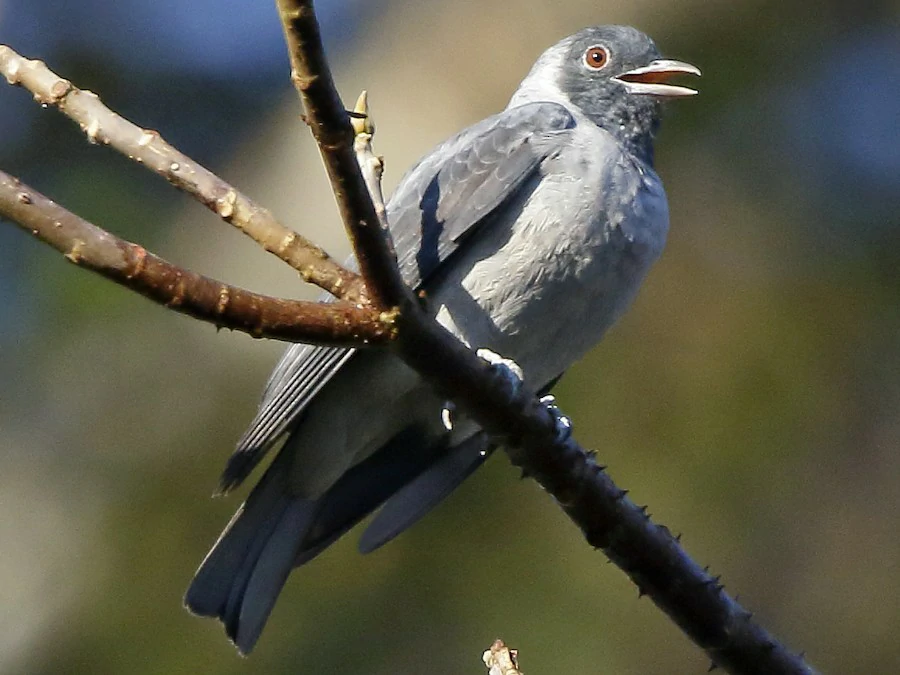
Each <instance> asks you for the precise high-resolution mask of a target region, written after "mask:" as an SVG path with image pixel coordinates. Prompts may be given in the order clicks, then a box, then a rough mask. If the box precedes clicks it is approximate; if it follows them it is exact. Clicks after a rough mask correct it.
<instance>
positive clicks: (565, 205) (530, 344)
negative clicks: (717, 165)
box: [433, 166, 668, 387]
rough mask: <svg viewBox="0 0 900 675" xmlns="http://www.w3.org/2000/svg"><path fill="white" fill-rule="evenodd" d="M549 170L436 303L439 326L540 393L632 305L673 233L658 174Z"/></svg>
mask: <svg viewBox="0 0 900 675" xmlns="http://www.w3.org/2000/svg"><path fill="white" fill-rule="evenodd" d="M550 169H551V170H549V171H547V172H546V173H545V174H544V175H542V176H540V177H539V178H536V180H535V185H534V186H533V189H531V190H530V191H527V192H525V193H524V194H523V195H522V196H521V197H520V199H519V202H518V203H511V204H508V205H506V206H505V207H503V208H502V209H500V210H499V214H498V215H497V217H496V218H495V220H493V221H492V222H490V223H487V224H485V225H486V231H484V232H481V233H479V235H478V237H477V238H476V240H475V241H473V242H472V243H471V244H470V245H469V248H468V249H467V250H466V251H465V252H462V251H461V252H460V257H459V260H458V261H457V262H456V263H455V264H454V265H453V273H452V274H450V275H449V276H448V277H447V278H446V279H445V281H444V283H442V284H441V287H440V289H438V291H437V293H436V294H435V295H434V297H433V300H434V302H435V307H437V308H438V313H437V316H438V320H439V321H440V322H441V323H443V324H444V325H445V326H447V327H448V328H449V329H450V330H451V331H452V332H454V333H455V334H456V335H457V336H458V337H460V338H461V339H463V340H464V341H466V342H467V343H468V344H469V345H470V346H472V347H475V348H481V347H488V348H490V349H492V350H494V351H496V352H498V353H499V354H501V355H503V356H505V357H508V358H512V359H514V360H515V361H516V362H518V363H519V365H520V366H522V368H523V369H524V371H525V375H526V378H528V380H529V381H530V382H531V383H532V384H533V385H534V386H536V387H539V386H543V384H545V383H547V382H549V381H550V380H551V379H552V378H554V377H556V376H557V375H559V374H560V373H561V372H563V371H564V370H565V369H566V368H568V367H569V366H570V365H571V364H572V363H573V362H574V361H576V360H578V359H580V358H581V357H582V356H583V355H584V354H585V353H586V352H587V351H588V350H589V349H590V348H591V347H592V346H593V345H594V344H596V343H597V342H598V341H599V340H600V339H601V337H602V336H603V334H604V333H605V331H606V330H607V329H608V328H609V327H610V326H611V325H612V323H613V322H614V321H615V320H616V319H617V318H618V317H619V316H620V315H621V313H622V312H623V311H624V310H625V309H626V308H627V307H628V305H629V304H630V303H631V301H632V299H633V298H634V295H635V293H636V291H637V289H638V286H639V285H640V282H641V281H642V279H643V278H644V275H645V274H646V272H647V270H648V269H649V267H650V266H651V265H652V263H653V262H654V261H655V260H656V258H657V257H658V256H659V253H660V252H661V250H662V246H663V244H664V242H665V234H666V230H667V229H668V211H667V208H666V204H665V195H664V193H663V192H662V188H661V186H660V185H659V182H658V179H657V178H656V176H655V174H654V173H653V172H652V170H648V171H647V172H643V171H642V172H637V171H634V170H632V169H630V168H628V167H623V166H613V167H607V169H608V170H604V171H598V172H596V173H595V174H594V175H590V174H587V175H585V174H577V173H576V174H575V175H574V176H573V174H572V172H569V171H564V170H563V171H559V170H558V171H553V170H552V169H553V167H550Z"/></svg>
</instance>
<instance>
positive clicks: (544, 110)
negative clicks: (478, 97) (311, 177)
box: [387, 103, 575, 288]
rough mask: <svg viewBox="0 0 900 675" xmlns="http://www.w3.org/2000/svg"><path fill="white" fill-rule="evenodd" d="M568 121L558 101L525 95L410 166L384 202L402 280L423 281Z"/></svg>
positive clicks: (533, 166)
mask: <svg viewBox="0 0 900 675" xmlns="http://www.w3.org/2000/svg"><path fill="white" fill-rule="evenodd" d="M574 124H575V121H574V119H573V118H572V116H571V114H569V112H568V111H567V110H566V109H565V108H563V107H562V106H560V105H557V104H555V103H530V104H528V105H524V106H520V107H517V108H512V109H509V110H504V111H503V112H501V113H499V114H497V115H494V116H493V117H489V118H487V119H486V120H484V121H482V122H480V123H478V124H476V125H475V126H472V127H469V128H468V129H466V130H465V131H462V132H461V133H460V134H458V135H457V136H455V137H453V138H451V139H449V140H448V141H446V142H445V143H443V144H442V145H440V146H438V148H436V149H435V151H434V152H433V153H432V154H430V155H429V156H428V157H426V158H425V159H424V160H422V161H421V162H419V164H417V165H416V166H415V167H413V168H412V169H411V170H410V171H409V172H408V173H407V174H406V176H404V178H403V180H402V181H401V182H400V185H399V187H398V188H397V190H396V191H395V192H394V194H393V195H392V197H391V200H390V202H389V203H388V205H387V209H388V222H389V223H390V226H391V233H392V234H393V237H394V246H395V248H396V250H397V262H398V264H399V266H400V272H401V274H402V275H403V279H404V281H406V283H407V284H409V285H410V286H411V287H413V288H419V287H420V286H422V285H423V284H425V283H426V282H427V281H428V279H429V277H430V276H431V275H432V274H433V273H434V272H435V271H436V270H437V269H438V268H439V267H440V265H441V263H443V262H444V261H445V260H446V259H447V258H448V257H449V256H450V255H451V254H452V253H453V252H454V251H455V250H457V249H458V248H459V246H460V245H461V244H462V242H463V240H464V239H465V238H466V237H468V236H470V235H471V234H473V232H474V230H475V229H476V227H477V226H478V225H479V224H480V223H481V222H482V221H483V220H484V218H485V216H487V215H488V214H490V213H491V212H492V211H493V210H494V209H496V208H497V207H498V206H500V205H501V204H502V203H503V202H505V201H506V200H507V199H508V198H509V197H510V196H511V195H513V194H514V193H515V192H516V190H517V189H518V188H519V187H521V185H522V184H523V183H524V182H525V180H526V179H527V178H528V177H529V176H531V175H532V174H533V173H534V172H535V171H537V169H538V167H539V166H540V163H541V162H542V161H543V160H544V159H545V158H547V157H548V156H550V155H552V154H553V153H555V152H556V151H557V150H558V148H559V147H560V146H561V145H562V143H563V141H564V136H563V135H562V133H560V132H564V131H565V130H566V129H569V128H571V127H572V126H573V125H574Z"/></svg>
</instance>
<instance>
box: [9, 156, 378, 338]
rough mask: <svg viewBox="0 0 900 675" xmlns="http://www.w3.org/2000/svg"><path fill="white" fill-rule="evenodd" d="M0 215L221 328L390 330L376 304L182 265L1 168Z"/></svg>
mask: <svg viewBox="0 0 900 675" xmlns="http://www.w3.org/2000/svg"><path fill="white" fill-rule="evenodd" d="M0 216H2V217H5V218H8V219H9V220H11V221H13V222H14V223H16V224H17V225H19V226H20V227H21V228H23V229H25V230H27V231H29V232H30V233H31V234H32V235H34V236H35V237H37V238H38V239H40V240H41V241H43V242H44V243H46V244H49V245H50V246H52V247H53V248H55V249H56V250H57V251H59V252H60V253H62V254H63V255H64V256H65V257H66V259H67V260H69V262H72V263H74V264H76V265H79V266H80V267H84V268H86V269H89V270H93V271H94V272H97V273H98V274H101V275H103V276H104V277H106V278H107V279H110V280H112V281H115V282H116V283H117V284H121V285H122V286H126V287H127V288H130V289H131V290H133V291H136V292H138V293H140V294H141V295H143V296H145V297H147V298H150V299H151V300H153V301H155V302H157V303H159V304H162V305H165V306H166V307H168V308H169V309H173V310H175V311H176V312H181V313H183V314H188V315H190V316H193V317H194V318H197V319H201V320H203V321H208V322H210V323H213V324H215V325H216V326H218V327H220V328H230V329H233V330H239V331H242V332H244V333H249V334H250V335H252V336H254V337H266V338H272V339H276V340H287V341H291V342H312V343H316V344H324V345H337V346H362V345H364V344H379V343H384V342H386V341H388V340H390V339H392V338H393V336H394V333H395V331H394V327H393V317H392V316H391V315H389V314H387V313H384V312H380V311H378V310H375V309H371V308H368V307H358V306H356V305H353V304H351V303H349V302H346V301H337V302H331V303H321V302H304V301H301V300H283V299H280V298H272V297H268V296H265V295H258V294H256V293H251V292H250V291H246V290H243V289H240V288H237V287H235V286H229V285H228V284H223V283H221V282H219V281H215V280H214V279H209V278H207V277H204V276H201V275H199V274H197V273H195V272H191V271H188V270H184V269H182V268H180V267H177V266H176V265H173V264H171V263H169V262H166V261H165V260H163V259H162V258H159V257H157V256H155V255H153V254H152V253H149V252H148V251H147V250H146V249H144V248H143V247H141V246H138V245H137V244H133V243H131V242H128V241H125V240H123V239H119V238H118V237H115V236H113V235H111V234H110V233H109V232H106V231H105V230H102V229H101V228H99V227H97V226H96V225H93V224H91V223H89V222H87V221H86V220H84V219H82V218H79V217H78V216H76V215H75V214H74V213H71V212H70V211H67V210H66V209H64V208H63V207H61V206H59V205H58V204H56V203H54V202H53V201H51V200H50V199H48V198H47V197H45V196H44V195H42V194H41V193H39V192H37V191H36V190H34V189H32V188H30V187H28V186H27V185H24V184H22V183H21V182H20V181H18V180H16V179H15V178H13V177H12V176H10V175H8V174H6V173H3V172H2V171H0Z"/></svg>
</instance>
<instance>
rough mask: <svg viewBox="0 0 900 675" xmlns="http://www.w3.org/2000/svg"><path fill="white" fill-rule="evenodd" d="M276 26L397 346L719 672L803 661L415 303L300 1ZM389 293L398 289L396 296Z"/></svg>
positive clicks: (774, 672) (539, 408)
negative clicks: (391, 319) (392, 310)
mask: <svg viewBox="0 0 900 675" xmlns="http://www.w3.org/2000/svg"><path fill="white" fill-rule="evenodd" d="M277 4H278V7H279V11H280V12H281V16H282V22H283V24H284V28H285V35H286V39H287V44H288V49H289V51H290V54H291V65H292V68H293V77H294V81H295V84H296V86H297V88H298V90H299V91H300V94H301V97H302V98H303V101H304V104H305V106H306V110H307V115H308V121H309V123H310V126H311V127H312V130H313V134H314V135H315V137H316V140H317V141H318V142H319V146H320V149H321V152H322V156H323V158H324V159H325V164H326V167H327V169H328V174H329V177H330V178H331V181H332V185H333V187H334V192H335V196H336V198H337V201H338V204H339V206H340V211H341V216H342V217H343V219H344V224H345V227H346V228H347V230H348V232H350V235H351V238H352V239H353V243H354V250H355V251H356V254H357V257H358V258H359V260H360V263H361V269H362V272H363V276H364V278H365V280H366V284H367V287H368V288H369V289H370V293H371V294H372V298H373V300H374V301H375V302H376V304H377V303H387V305H397V306H399V307H400V308H401V310H402V311H401V312H400V313H399V315H398V317H397V329H398V337H397V341H396V343H395V348H396V350H397V353H398V354H399V355H400V356H401V358H403V360H404V361H405V362H406V363H407V364H408V365H410V366H411V367H412V368H414V369H415V370H416V371H418V372H419V373H420V374H421V375H422V376H423V377H425V378H426V379H427V380H428V381H429V382H431V383H432V385H433V386H435V387H436V388H437V389H439V390H440V391H441V392H442V393H446V394H447V395H448V396H449V397H450V398H452V399H453V400H454V401H455V402H456V403H457V404H458V405H459V407H460V408H461V409H462V410H463V411H465V412H466V414H467V415H469V416H470V417H471V418H472V419H474V420H475V421H476V422H478V423H479V424H480V425H481V426H482V428H484V429H485V430H486V431H488V432H489V433H491V434H492V435H493V436H494V437H495V438H497V439H498V440H500V441H502V442H504V444H505V445H506V447H507V454H508V455H509V457H510V459H511V461H512V462H513V464H515V465H516V466H518V467H520V468H521V469H522V471H523V473H524V474H526V475H529V476H532V477H534V478H535V480H537V481H538V483H540V484H541V485H542V486H543V487H544V488H545V489H546V490H547V491H548V492H549V493H550V494H551V495H553V496H554V497H555V498H556V500H557V501H558V502H559V503H560V505H561V506H562V507H563V509H564V510H565V511H566V513H567V514H568V515H569V517H570V518H571V519H572V520H573V522H575V523H576V524H577V525H578V526H579V527H580V528H581V530H582V531H583V532H584V534H585V538H586V539H587V540H588V542H589V543H590V544H591V545H592V546H595V547H597V548H601V549H603V551H604V552H605V553H606V554H607V556H609V558H610V560H612V561H613V562H614V563H615V564H616V565H618V566H619V567H620V568H621V569H622V570H623V571H624V572H625V573H626V574H627V575H628V576H629V577H630V578H631V579H632V580H633V581H634V582H635V584H637V586H638V589H639V590H640V592H641V593H643V594H645V595H647V596H649V597H650V598H651V599H652V600H653V602H654V603H655V604H656V605H657V606H659V607H660V608H661V609H662V610H663V611H665V612H666V613H667V614H668V615H669V616H671V617H672V618H673V620H674V621H675V622H676V623H677V624H678V625H679V626H680V627H681V629H682V630H683V631H684V632H685V633H686V634H687V635H688V636H689V637H690V638H691V639H692V640H693V641H694V642H695V643H696V644H698V645H699V646H700V647H702V648H703V649H704V650H706V652H707V654H709V656H710V657H711V658H712V660H713V662H714V663H715V664H717V665H719V666H721V667H722V668H724V669H726V670H727V671H729V672H731V673H741V674H745V673H746V674H750V673H753V674H762V673H765V674H767V675H778V674H786V673H796V674H800V673H803V674H806V673H813V672H814V671H813V670H812V668H810V667H809V666H808V665H806V664H805V663H804V661H803V659H802V657H800V656H797V655H793V654H791V653H790V652H789V651H788V650H787V649H786V648H785V647H784V646H783V645H781V644H780V643H779V642H778V641H776V640H775V638H773V637H772V636H771V635H769V634H768V633H767V632H766V631H765V630H764V629H763V628H762V627H760V626H759V625H758V624H756V623H755V622H754V621H753V620H752V618H751V615H750V613H749V612H748V611H747V610H745V609H744V608H743V607H741V606H740V605H739V604H737V603H736V602H735V601H734V600H733V599H732V598H731V597H729V596H728V594H726V593H725V592H724V590H723V589H722V586H721V585H720V584H719V582H718V580H717V579H715V578H713V577H711V576H710V575H709V574H708V573H707V572H706V571H705V570H704V569H702V568H701V567H700V566H699V565H698V564H697V563H695V562H694V561H693V560H691V558H690V557H689V556H688V555H687V553H686V552H685V551H684V550H683V549H682V548H681V547H680V546H679V544H678V542H677V541H676V540H675V538H674V537H672V535H671V534H670V533H669V531H668V529H667V528H665V527H664V526H659V525H655V524H654V523H652V522H651V521H650V519H649V517H648V516H647V515H646V513H645V511H644V509H641V508H638V507H637V506H636V505H634V504H633V503H632V502H631V501H630V500H629V499H627V498H626V496H625V494H626V492H625V491H623V490H621V489H620V488H618V487H617V486H616V485H615V484H614V483H613V482H612V480H611V479H610V477H609V476H608V475H607V474H606V473H604V471H603V469H602V468H601V467H600V466H598V465H597V464H596V462H595V461H594V459H593V457H592V456H591V455H590V454H589V453H588V452H586V451H585V450H584V449H582V448H581V447H579V446H578V445H577V444H576V443H575V442H574V441H573V440H571V439H565V440H563V439H559V438H557V437H556V424H555V420H554V419H553V416H552V415H551V413H550V412H549V410H548V409H547V407H546V406H545V405H543V404H542V403H541V402H540V401H539V400H538V399H537V398H536V396H535V395H534V393H533V392H529V391H527V390H525V388H524V387H523V388H521V389H520V391H519V392H517V393H516V394H515V395H514V396H513V397H510V395H509V391H508V389H507V386H508V385H507V384H506V383H505V382H504V381H502V380H500V379H498V378H495V377H492V371H491V370H490V369H489V367H488V366H487V365H486V364H485V363H484V362H482V361H481V360H480V359H479V358H478V357H477V356H476V355H475V354H474V353H473V352H472V351H471V350H470V349H468V348H467V347H465V346H464V345H463V344H461V343H460V342H459V341H458V340H456V338H454V337H453V336H452V335H451V334H450V333H448V332H447V331H446V330H444V329H443V328H442V327H441V326H440V325H438V324H437V323H436V322H435V321H434V320H433V319H432V318H430V317H429V316H428V315H427V314H426V313H425V312H423V311H421V310H419V308H418V307H417V306H416V304H415V303H411V302H406V301H405V298H408V297H409V291H408V290H406V289H404V288H398V287H397V286H398V285H399V286H402V282H401V281H400V278H399V275H397V273H396V262H395V259H394V256H393V251H392V250H391V248H390V245H389V240H387V239H386V237H385V236H384V235H383V233H381V232H380V230H379V228H376V227H375V225H374V224H375V223H377V222H378V221H377V218H376V214H375V210H374V207H373V206H372V200H371V199H370V197H369V194H368V191H367V189H366V185H365V183H364V182H363V180H362V178H361V176H360V172H359V169H358V167H357V164H356V162H355V161H353V156H352V151H351V150H352V133H351V131H350V125H349V122H348V118H347V114H346V112H345V111H344V108H343V105H342V104H341V102H340V98H339V96H338V94H337V91H336V90H335V87H334V82H333V79H332V77H331V73H330V71H329V68H328V64H327V62H326V60H325V57H324V53H323V50H322V44H321V37H320V35H319V29H318V25H317V22H316V18H315V14H314V12H313V7H312V2H311V0H306V1H300V0H277ZM401 300H403V301H402V302H401Z"/></svg>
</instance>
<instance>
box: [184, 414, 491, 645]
mask: <svg viewBox="0 0 900 675" xmlns="http://www.w3.org/2000/svg"><path fill="white" fill-rule="evenodd" d="M487 446H488V441H487V437H486V436H485V435H484V434H483V433H476V434H475V435H474V436H472V437H471V438H469V439H467V440H466V441H464V442H462V443H460V444H459V445H457V446H454V447H448V445H447V444H446V443H445V442H441V441H440V440H436V439H434V438H433V437H431V438H429V437H428V436H427V434H425V433H424V432H423V431H422V430H421V429H418V428H417V427H415V426H411V427H408V428H407V429H405V430H404V431H402V432H401V433H400V434H398V435H397V436H395V437H394V438H393V439H391V441H390V442H388V443H387V444H386V445H385V446H383V447H382V448H381V449H380V450H379V451H378V452H376V453H375V454H373V455H372V456H371V457H369V458H367V459H366V460H364V461H363V462H361V463H360V464H357V465H356V466H354V467H353V468H352V469H350V470H349V471H347V472H346V473H345V474H344V475H343V476H341V478H340V480H338V481H337V482H336V483H335V484H334V485H333V486H332V487H331V488H329V490H328V491H327V492H326V493H325V494H323V495H322V496H320V497H318V498H317V499H306V498H303V497H298V496H296V495H294V494H292V493H291V489H290V484H289V481H290V475H291V466H290V462H291V459H292V456H291V454H290V453H289V452H285V451H283V450H282V452H280V453H279V454H278V456H277V457H276V458H275V461H274V462H273V463H272V465H271V466H270V467H269V468H268V470H267V471H266V473H265V475H264V476H263V477H262V480H260V482H259V484H258V485H257V486H256V487H255V488H254V489H253V491H252V492H251V493H250V496H249V497H248V498H247V501H246V502H245V503H244V505H243V506H241V508H240V509H238V512H237V513H236V514H235V515H234V517H233V518H232V519H231V522H230V523H229V524H228V527H226V528H225V531H224V532H223V533H222V535H221V536H220V537H219V540H218V541H217V542H216V544H215V546H214V547H213V549H212V550H211V551H210V552H209V553H208V554H207V556H206V558H205V559H204V560H203V562H202V563H201V564H200V568H199V569H198V570H197V573H196V575H195V576H194V579H193V581H192V582H191V585H190V587H189V588H188V590H187V593H186V594H185V598H184V604H185V606H186V607H187V608H188V609H189V610H190V611H191V612H193V613H194V614H198V615H200V616H209V617H216V618H219V619H221V621H222V623H224V624H225V631H226V633H227V634H228V636H229V637H230V638H231V640H232V641H233V642H234V644H235V645H236V646H237V648H238V650H240V652H241V653H242V654H248V653H249V652H250V651H251V650H252V649H253V647H254V645H255V644H256V641H257V640H258V639H259V636H260V633H261V632H262V629H263V627H264V626H265V623H266V620H267V619H268V617H269V614H270V612H271V611H272V608H273V607H274V605H275V600H276V599H277V597H278V594H279V593H280V592H281V588H282V587H283V586H284V583H285V581H286V580H287V577H288V574H290V571H291V568H292V567H294V566H295V565H302V564H304V563H306V562H308V561H310V560H312V559H313V558H314V557H316V556H317V555H318V554H319V553H321V552H322V551H324V550H325V549H326V548H327V547H328V546H330V545H331V544H332V543H334V542H335V541H336V540H337V539H338V538H340V537H341V536H342V535H343V534H344V533H346V532H347V531H348V530H349V529H350V528H352V527H353V526H354V525H356V524H357V523H358V522H359V521H360V520H362V519H363V518H365V517H366V516H367V515H369V514H370V513H372V511H374V510H375V509H376V508H378V507H379V506H380V505H381V504H383V503H384V502H385V501H386V500H387V503H386V504H385V508H384V511H383V513H382V514H380V515H379V517H378V518H376V519H375V521H373V523H372V525H371V532H370V531H367V532H366V535H364V537H363V541H362V542H361V548H362V549H363V551H364V552H368V551H372V550H374V549H376V548H378V547H379V546H381V545H383V544H385V543H387V542H388V541H390V540H391V539H393V538H394V537H395V536H397V535H398V534H400V532H402V531H403V530H405V529H406V528H407V527H409V526H410V525H412V524H413V523H414V522H415V521H416V520H418V519H419V518H421V517H422V516H423V515H425V514H426V513H427V512H428V511H430V510H431V509H432V508H433V507H434V506H436V505H437V504H438V503H439V502H440V501H441V499H443V497H444V496H446V495H447V494H448V493H449V492H450V491H451V490H452V489H453V488H455V487H456V486H457V485H458V484H459V483H461V482H462V481H463V480H464V479H465V478H466V477H467V476H468V475H469V474H471V473H472V472H473V471H474V470H475V469H476V468H477V467H478V466H480V465H481V463H483V461H484V459H485V457H486V455H487V454H488V452H487Z"/></svg>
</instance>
